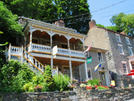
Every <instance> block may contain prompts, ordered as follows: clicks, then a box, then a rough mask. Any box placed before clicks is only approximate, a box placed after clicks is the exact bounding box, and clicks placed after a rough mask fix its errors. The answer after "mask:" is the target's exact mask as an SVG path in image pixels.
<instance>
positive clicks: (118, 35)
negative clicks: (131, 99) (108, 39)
mask: <svg viewBox="0 0 134 101" xmlns="http://www.w3.org/2000/svg"><path fill="white" fill-rule="evenodd" d="M117 36H118V37H119V41H118V40H117ZM115 37H116V41H117V42H121V38H120V35H119V34H115Z"/></svg>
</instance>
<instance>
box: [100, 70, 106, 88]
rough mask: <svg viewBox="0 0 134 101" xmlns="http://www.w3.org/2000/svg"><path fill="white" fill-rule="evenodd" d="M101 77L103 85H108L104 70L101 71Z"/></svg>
mask: <svg viewBox="0 0 134 101" xmlns="http://www.w3.org/2000/svg"><path fill="white" fill-rule="evenodd" d="M99 78H100V81H101V83H102V85H104V86H107V84H106V75H105V72H104V71H99Z"/></svg>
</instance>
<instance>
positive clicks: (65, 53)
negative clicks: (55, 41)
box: [57, 48, 69, 55]
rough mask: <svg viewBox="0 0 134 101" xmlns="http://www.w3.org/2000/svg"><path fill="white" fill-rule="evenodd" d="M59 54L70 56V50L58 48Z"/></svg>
mask: <svg viewBox="0 0 134 101" xmlns="http://www.w3.org/2000/svg"><path fill="white" fill-rule="evenodd" d="M57 54H61V55H69V50H67V49H61V48H58V53H57Z"/></svg>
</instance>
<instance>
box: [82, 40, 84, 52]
mask: <svg viewBox="0 0 134 101" xmlns="http://www.w3.org/2000/svg"><path fill="white" fill-rule="evenodd" d="M82 43H83V50H84V51H85V46H84V38H83V41H82Z"/></svg>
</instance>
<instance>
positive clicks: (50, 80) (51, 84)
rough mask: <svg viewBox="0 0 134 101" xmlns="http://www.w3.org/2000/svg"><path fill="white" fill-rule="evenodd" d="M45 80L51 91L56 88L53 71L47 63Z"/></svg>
mask: <svg viewBox="0 0 134 101" xmlns="http://www.w3.org/2000/svg"><path fill="white" fill-rule="evenodd" d="M44 82H45V83H46V87H47V88H48V90H49V91H53V90H55V85H54V79H53V77H52V72H51V68H50V66H49V65H47V66H46V68H45V73H44Z"/></svg>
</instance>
